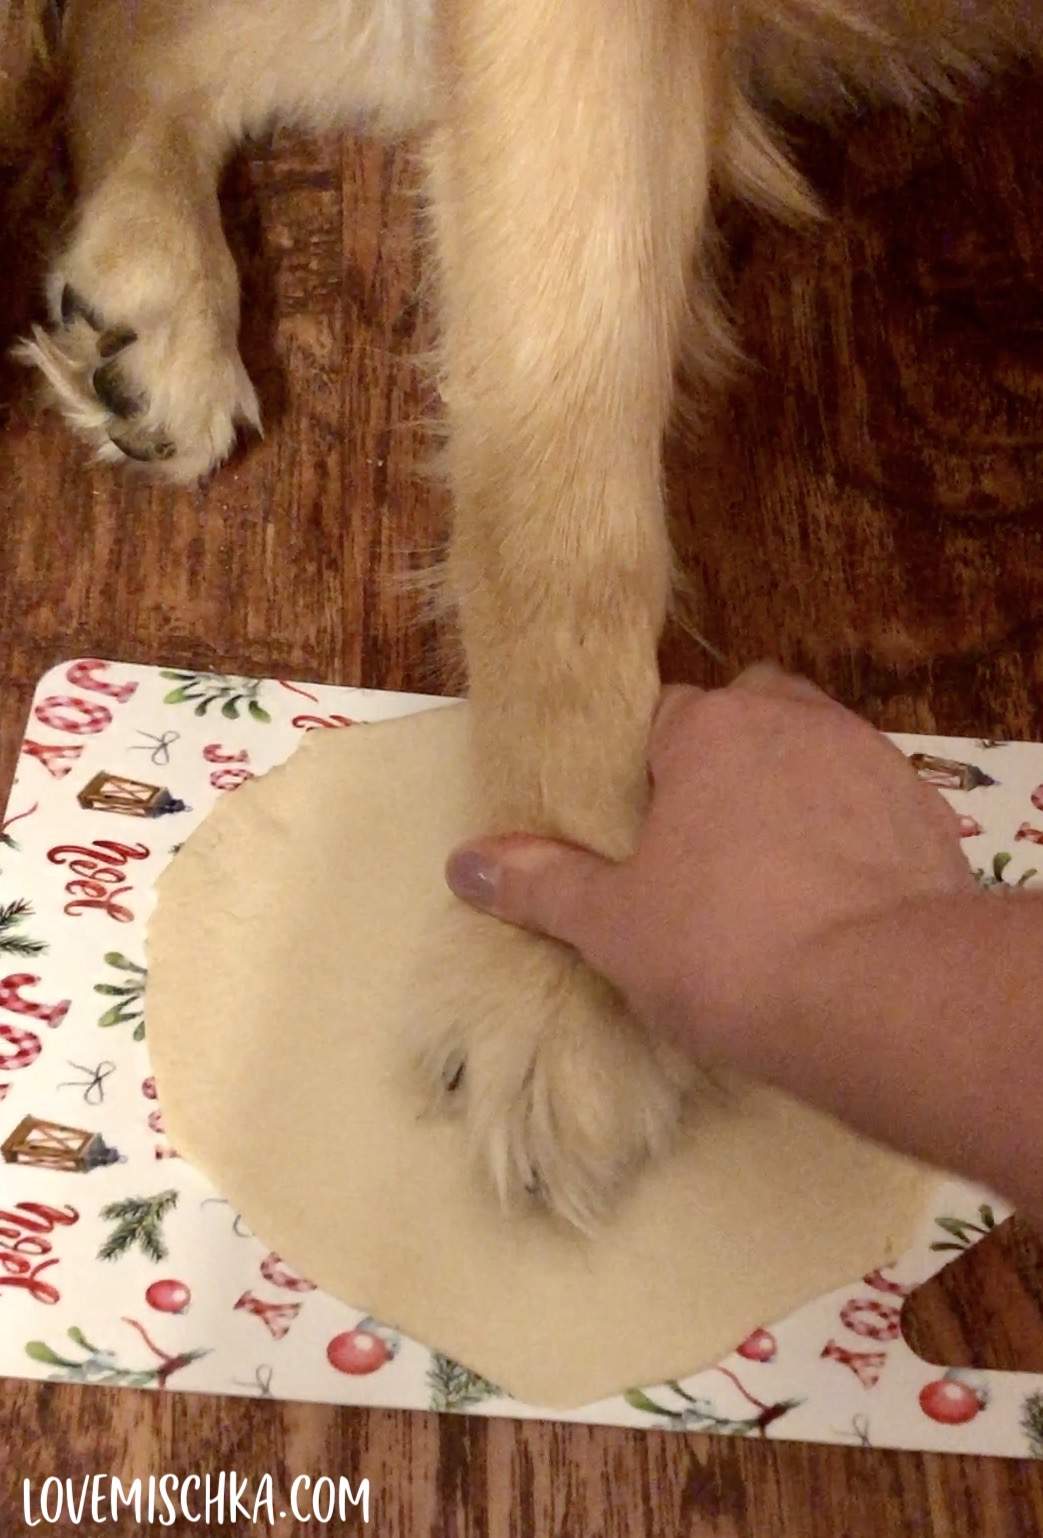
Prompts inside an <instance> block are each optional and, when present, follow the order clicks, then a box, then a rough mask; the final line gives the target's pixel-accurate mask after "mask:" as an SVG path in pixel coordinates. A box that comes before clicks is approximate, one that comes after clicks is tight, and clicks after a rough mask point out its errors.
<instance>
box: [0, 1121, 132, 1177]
mask: <svg viewBox="0 0 1043 1538" xmlns="http://www.w3.org/2000/svg"><path fill="white" fill-rule="evenodd" d="M0 1156H2V1158H3V1161H4V1163H5V1164H28V1165H34V1166H35V1167H36V1168H37V1169H45V1170H70V1171H73V1170H75V1171H77V1172H79V1173H80V1174H86V1173H87V1171H88V1170H93V1169H100V1168H101V1167H102V1166H103V1165H106V1164H116V1163H118V1162H119V1158H120V1155H119V1151H118V1150H117V1149H115V1148H110V1147H109V1145H108V1144H107V1143H106V1141H105V1139H104V1138H103V1137H102V1136H101V1134H100V1133H99V1132H87V1131H85V1130H84V1129H83V1128H82V1127H66V1126H64V1125H63V1124H62V1123H61V1122H59V1121H43V1120H42V1119H41V1118H40V1117H38V1116H23V1118H22V1120H21V1121H20V1122H19V1123H18V1125H17V1127H16V1128H15V1129H14V1131H13V1132H12V1133H11V1134H10V1136H9V1137H7V1138H6V1139H5V1140H4V1142H3V1143H0Z"/></svg>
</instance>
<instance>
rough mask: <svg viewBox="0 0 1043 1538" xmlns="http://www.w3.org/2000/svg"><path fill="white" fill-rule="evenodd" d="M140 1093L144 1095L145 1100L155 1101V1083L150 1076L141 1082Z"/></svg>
mask: <svg viewBox="0 0 1043 1538" xmlns="http://www.w3.org/2000/svg"><path fill="white" fill-rule="evenodd" d="M141 1093H142V1094H143V1095H144V1097H145V1099H146V1100H155V1098H156V1081H155V1079H154V1077H153V1076H152V1074H149V1076H148V1078H147V1079H143V1080H142V1081H141Z"/></svg>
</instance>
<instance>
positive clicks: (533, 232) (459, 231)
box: [420, 0, 720, 1226]
mask: <svg viewBox="0 0 1043 1538" xmlns="http://www.w3.org/2000/svg"><path fill="white" fill-rule="evenodd" d="M710 13H711V8H710V7H696V6H692V5H691V4H690V3H688V0H622V3H620V0H536V3H533V4H531V5H526V6H519V5H517V4H516V3H514V0H450V3H449V4H447V6H446V10H445V19H446V24H447V27H448V35H447V38H446V44H447V48H448V58H447V61H446V78H447V80H448V82H449V97H448V101H447V103H446V120H445V123H444V125H443V127H442V129H441V130H440V132H439V134H438V135H437V137H436V141H435V143H434V147H433V151H432V182H431V186H432V197H433V207H434V215H435V222H436V230H437V236H438V245H439V249H440V255H441V264H442V275H443V289H444V292H443V323H444V348H445V356H444V394H445V400H446V406H447V410H448V418H449V429H450V436H449V445H448V465H449V474H450V480H451V484H452V489H453V492H454V495H455V507H456V511H455V528H454V532H453V537H452V544H451V553H450V562H449V578H450V585H451V588H452V592H453V596H454V598H455V600H456V603H457V606H458V611H459V618H460V626H461V632H462V639H463V646H464V651H465V654H466V660H467V664H468V669H469V675H470V694H471V700H472V712H473V721H474V741H473V750H474V754H475V763H476V771H477V776H478V781H479V783H480V785H481V786H482V788H483V792H484V805H483V806H482V807H481V808H480V809H476V813H475V832H479V831H502V832H506V831H510V830H519V829H521V830H527V831H533V832H542V833H548V834H553V835H555V836H558V837H562V838H566V839H571V840H574V841H576V842H579V843H583V844H588V845H591V846H592V847H594V848H595V849H597V850H599V851H600V852H601V853H603V854H605V855H608V856H611V857H614V858H620V857H623V856H625V855H626V854H627V853H628V851H629V850H630V849H631V847H632V844H633V841H634V837H635V832H636V829H637V827H638V823H639V819H640V817H641V815H642V811H643V808H644V805H645V798H646V771H645V744H646V739H647V735H648V728H649V722H650V718H651V714H652V711H653V709H654V706H655V703H656V698H657V693H658V686H659V681H658V672H657V665H656V647H657V641H658V638H659V634H660V629H661V626H662V622H663V617H664V612H665V606H666V603H667V598H668V588H669V579H670V555H669V549H668V542H667V535H666V532H665V528H664V519H663V509H662V488H661V471H660V449H661V439H662V435H663V430H664V426H665V423H666V419H667V415H668V411H669V408H670V403H671V395H672V371H673V366H674V360H675V355H676V351H677V345H678V338H679V333H680V331H681V329H682V323H683V321H684V319H685V312H686V280H687V277H688V273H689V269H690V265H691V258H692V255H693V247H694V243H695V241H696V240H697V238H698V235H699V228H700V223H701V221H702V220H703V218H704V217H705V210H706V202H707V188H708V181H709V158H710V154H711V136H712V135H713V134H714V133H715V132H716V130H717V125H716V124H715V122H714V121H713V111H712V108H713V103H714V101H715V100H716V99H718V87H717V82H718V78H719V77H718V70H719V67H720V66H719V60H718V57H717V49H718V48H719V46H720V43H719V40H718V39H717V38H716V37H715V34H714V29H713V28H712V26H710V24H709V21H708V17H709V15H710ZM705 302H706V304H707V307H708V306H709V299H707V300H706V301H705ZM445 923H446V927H445V930H444V932H443V933H442V934H440V935H439V936H438V937H436V940H435V942H434V943H435V945H436V947H437V949H438V953H439V958H440V959H438V958H436V959H432V960H431V962H430V965H429V967H428V979H427V983H426V994H425V1005H426V1007H425V1011H424V1015H425V1021H426V1024H425V1026H424V1028H423V1034H422V1040H421V1043H420V1050H421V1061H422V1066H423V1068H424V1070H425V1072H426V1074H427V1076H428V1080H429V1082H430V1084H431V1086H432V1088H433V1089H434V1090H435V1092H436V1093H437V1092H438V1091H439V1089H440V1088H441V1091H442V1098H443V1103H444V1104H446V1105H450V1106H459V1107H460V1108H461V1109H462V1110H463V1112H464V1114H465V1115H466V1117H467V1118H468V1121H469V1124H470V1130H471V1134H472V1136H473V1139H474V1142H475V1145H476V1150H477V1152H478V1154H479V1156H480V1159H481V1160H482V1161H483V1162H484V1163H485V1165H486V1166H487V1168H488V1169H489V1170H490V1171H491V1173H492V1175H493V1178H494V1179H495V1181H496V1183H497V1185H498V1186H499V1189H500V1192H501V1194H502V1196H503V1197H504V1198H505V1199H508V1200H509V1199H510V1198H511V1197H512V1196H513V1195H515V1194H516V1193H517V1192H519V1191H521V1190H522V1189H524V1188H528V1189H530V1190H532V1189H538V1190H539V1192H540V1193H541V1195H542V1196H543V1197H544V1198H545V1200H546V1201H547V1203H548V1204H549V1205H550V1206H551V1207H552V1208H553V1209H555V1210H556V1211H557V1212H559V1213H560V1214H562V1215H563V1216H565V1217H566V1218H568V1219H570V1220H571V1221H573V1222H576V1223H578V1224H580V1225H581V1226H582V1225H587V1224H589V1223H591V1222H593V1221H595V1220H596V1219H597V1218H598V1216H599V1215H600V1214H601V1213H603V1212H604V1211H605V1210H606V1209H607V1207H608V1206H609V1205H610V1203H611V1201H612V1199H613V1197H614V1196H615V1194H616V1192H617V1190H618V1188H619V1187H620V1185H621V1183H622V1182H623V1181H624V1179H625V1178H626V1176H627V1175H628V1174H629V1173H630V1172H631V1171H632V1170H633V1169H634V1168H635V1167H636V1166H637V1165H639V1164H640V1163H641V1161H642V1160H643V1159H644V1158H645V1157H646V1156H647V1155H648V1154H649V1153H650V1152H653V1151H655V1150H656V1149H657V1148H659V1147H661V1146H662V1145H663V1144H665V1143H666V1142H668V1141H669V1138H670V1135H671V1134H672V1132H673V1131H674V1129H675V1125H676V1122H677V1117H678V1112H679V1106H680V1099H681V1093H682V1088H683V1083H682V1081H683V1078H684V1074H683V1072H682V1070H681V1069H680V1068H679V1065H678V1063H677V1062H676V1060H674V1059H673V1058H672V1056H671V1054H669V1053H668V1052H666V1051H665V1050H663V1049H660V1048H657V1047H656V1046H653V1044H652V1043H651V1042H650V1041H649V1040H648V1039H647V1037H646V1036H645V1034H644V1033H643V1031H642V1030H640V1029H639V1028H638V1026H637V1025H635V1024H634V1023H633V1022H632V1021H631V1020H630V1019H629V1018H628V1016H627V1015H626V1013H625V1012H624V1011H623V1009H622V1008H621V1006H620V1003H619V1001H618V1000H617V999H616V998H614V997H613V996H612V994H611V993H610V992H609V990H608V989H607V988H605V987H604V986H603V985H601V984H600V983H599V982H597V981H595V979H593V977H592V976H591V975H590V974H589V973H588V972H587V971H586V970H585V969H584V968H583V967H581V966H580V965H579V964H578V963H577V961H576V959H575V957H574V956H573V955H572V954H571V953H569V952H568V951H567V950H565V949H564V948H562V947H560V946H557V945H554V944H552V943H550V942H548V941H545V940H538V939H534V938H532V937H531V936H527V935H523V934H521V933H519V932H517V931H513V930H510V929H507V928H506V927H504V926H501V925H498V924H496V923H495V921H492V920H489V919H485V918H483V917H481V916H477V915H474V914H471V913H469V912H466V911H464V910H463V908H462V906H461V905H457V906H456V908H455V909H450V910H449V911H447V914H446V921H445Z"/></svg>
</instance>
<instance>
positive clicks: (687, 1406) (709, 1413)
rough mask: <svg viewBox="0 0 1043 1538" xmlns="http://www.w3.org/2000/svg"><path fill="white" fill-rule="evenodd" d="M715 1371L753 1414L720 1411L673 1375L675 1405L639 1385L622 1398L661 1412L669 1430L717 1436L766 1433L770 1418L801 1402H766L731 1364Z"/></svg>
mask: <svg viewBox="0 0 1043 1538" xmlns="http://www.w3.org/2000/svg"><path fill="white" fill-rule="evenodd" d="M714 1371H715V1372H719V1373H722V1374H723V1375H724V1377H726V1378H728V1379H729V1380H730V1381H731V1382H732V1383H734V1385H735V1387H736V1388H737V1389H738V1390H739V1393H740V1394H741V1395H742V1397H743V1398H744V1399H745V1400H747V1401H748V1403H750V1404H751V1405H752V1406H753V1408H754V1409H755V1410H756V1412H757V1413H756V1414H755V1415H744V1416H729V1415H720V1414H718V1412H717V1410H716V1409H715V1408H714V1405H713V1402H712V1400H709V1399H699V1398H696V1397H695V1396H694V1395H693V1394H689V1393H688V1391H687V1390H686V1389H683V1388H682V1387H681V1385H680V1384H679V1383H678V1382H676V1380H674V1379H671V1381H670V1382H669V1383H667V1384H666V1385H665V1386H666V1387H667V1388H668V1389H670V1390H672V1392H673V1393H674V1394H676V1395H677V1397H678V1398H679V1399H680V1400H681V1401H682V1403H681V1405H680V1406H678V1407H672V1406H670V1405H662V1404H658V1403H657V1402H656V1400H654V1399H652V1398H650V1396H649V1395H648V1394H646V1393H645V1392H644V1391H643V1390H642V1389H639V1388H632V1389H628V1391H627V1392H626V1393H625V1394H624V1395H623V1398H624V1399H625V1400H626V1402H627V1404H628V1405H630V1406H631V1407H632V1408H633V1409H635V1410H644V1411H645V1412H646V1414H648V1415H659V1416H662V1417H663V1418H664V1419H665V1420H666V1421H667V1422H668V1423H669V1425H670V1427H671V1429H672V1430H676V1431H715V1432H717V1434H718V1435H719V1436H726V1437H748V1436H752V1435H754V1434H756V1435H758V1436H762V1437H763V1436H767V1434H768V1427H769V1426H770V1425H771V1424H772V1422H773V1421H777V1420H779V1419H780V1418H781V1417H782V1416H783V1415H786V1414H788V1412H789V1411H790V1410H794V1409H796V1407H797V1405H799V1404H803V1400H801V1399H780V1400H778V1401H777V1403H775V1404H765V1402H764V1400H763V1399H758V1398H757V1397H756V1396H755V1395H754V1394H751V1393H749V1391H748V1390H747V1389H745V1388H744V1387H743V1385H742V1384H741V1383H740V1382H739V1380H738V1378H737V1377H736V1376H735V1374H734V1373H733V1372H732V1371H731V1369H730V1368H728V1367H716V1368H714Z"/></svg>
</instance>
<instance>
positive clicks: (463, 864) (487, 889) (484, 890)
mask: <svg viewBox="0 0 1043 1538" xmlns="http://www.w3.org/2000/svg"><path fill="white" fill-rule="evenodd" d="M445 879H446V880H447V881H448V883H449V887H450V890H451V891H453V892H455V893H456V895H457V897H461V898H463V900H464V902H466V903H473V904H474V906H475V907H476V908H491V907H492V905H493V903H494V901H495V900H496V866H495V865H494V864H493V862H492V861H491V860H490V859H489V858H488V856H487V855H484V854H482V853H481V852H480V851H479V850H477V849H458V850H457V851H456V853H455V854H452V855H450V856H449V863H448V864H447V865H446V868H445Z"/></svg>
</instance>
